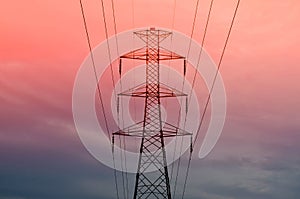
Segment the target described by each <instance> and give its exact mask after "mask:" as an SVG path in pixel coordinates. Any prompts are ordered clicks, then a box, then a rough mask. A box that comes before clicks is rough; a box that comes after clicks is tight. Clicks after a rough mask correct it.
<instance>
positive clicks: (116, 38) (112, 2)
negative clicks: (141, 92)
mask: <svg viewBox="0 0 300 199" xmlns="http://www.w3.org/2000/svg"><path fill="white" fill-rule="evenodd" d="M103 8H104V7H103ZM111 8H112V14H113V22H114V32H115V40H116V45H117V55H118V57H120V52H119V42H118V36H117V33H118V32H117V22H116V21H117V20H116V15H115V13H116V12H115V4H114V0H111ZM120 88H121V92H122V90H123V89H122V77H121V72H120ZM121 105H123V101H121ZM122 107H123V106H122ZM121 118H122V123H123V126H124V116H123V111H122V116H121ZM119 120H120V119H119V113H118V126H120V123H119ZM119 139H120V138H119ZM120 142H121V140H120ZM123 147H124V150H123V154H122V151H121V158H122V155H124V166H125V171H126V172H125V178H126V193H127V198H129V193H128V192H129V187H128V174H127V173H128V172H127V158H126V153H125V151H126V142H125V138H123ZM121 164H123V161H121ZM122 167H123V166H122ZM122 175H123V173H122Z"/></svg>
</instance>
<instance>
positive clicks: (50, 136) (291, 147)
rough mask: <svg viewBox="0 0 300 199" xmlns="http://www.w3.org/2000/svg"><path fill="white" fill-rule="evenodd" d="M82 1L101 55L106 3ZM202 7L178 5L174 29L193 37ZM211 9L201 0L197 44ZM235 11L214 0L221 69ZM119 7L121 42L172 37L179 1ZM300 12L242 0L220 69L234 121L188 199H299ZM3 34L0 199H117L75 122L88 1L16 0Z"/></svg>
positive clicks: (213, 34) (212, 34) (209, 44)
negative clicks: (158, 32) (125, 36)
mask: <svg viewBox="0 0 300 199" xmlns="http://www.w3.org/2000/svg"><path fill="white" fill-rule="evenodd" d="M105 2H106V4H105V5H106V8H107V9H106V11H107V18H108V21H107V22H108V29H109V35H113V33H114V32H113V19H112V13H111V9H110V4H109V2H110V1H105ZM83 3H84V6H85V11H86V13H87V22H88V26H89V32H90V36H91V41H92V45H93V46H96V45H98V44H99V43H100V42H102V41H103V40H104V39H105V32H104V25H103V21H102V13H101V12H102V11H101V4H100V1H96V0H91V1H83ZM195 3H196V1H194V0H191V1H181V0H177V6H176V12H175V21H174V27H173V28H174V29H175V30H177V31H180V32H182V33H185V34H187V35H190V34H191V27H192V19H193V13H194V9H195ZM209 3H210V1H208V0H200V6H199V15H198V18H197V21H196V26H195V33H194V39H195V40H197V41H198V42H200V41H201V38H202V36H203V30H204V25H205V20H206V16H207V12H208V6H209ZM235 3H236V1H233V0H226V1H220V0H215V5H214V7H213V12H212V18H211V23H210V24H209V28H208V32H207V40H206V41H205V45H204V48H205V49H206V50H207V52H208V53H209V54H210V55H211V57H212V58H213V60H214V61H215V62H217V61H218V59H219V56H220V53H221V50H222V48H223V45H224V41H225V38H226V33H227V31H228V28H229V24H230V20H231V17H232V15H233V11H234V6H235ZM115 7H116V20H117V26H118V32H122V31H125V30H128V29H132V28H138V27H150V26H159V27H165V28H170V29H172V15H173V0H166V1H161V0H154V1H146V0H139V1H134V10H132V2H131V1H127V0H115ZM299 9H300V2H299V1H296V0H286V1H280V0H273V1H271V0H265V1H259V0H241V4H240V9H239V11H238V15H237V18H236V23H235V25H234V27H233V30H232V35H231V38H230V40H229V43H228V48H227V51H226V53H225V56H224V60H223V64H222V67H221V71H220V72H221V74H222V77H223V80H224V84H225V88H226V94H227V117H226V123H225V126H224V130H223V133H222V135H221V138H220V140H219V142H218V143H217V145H216V147H215V148H214V150H213V151H212V152H211V153H210V154H209V156H208V157H206V158H205V159H203V160H197V159H195V160H194V161H193V162H192V166H191V171H190V178H189V181H188V188H187V191H186V198H187V199H197V198H203V199H233V198H234V199H235V198H238V199H239V198H242V199H248V198H249V199H250V198H251V199H252V198H257V199H269V198H271V199H281V198H288V199H297V198H300V189H299V188H300V158H299V150H300V146H299V141H300V132H299V131H300V115H299V112H300V105H299V99H300V86H299V75H300V69H299V63H300V57H299V50H300V49H299V46H300V38H299V35H300V21H299V19H300V12H299ZM132 16H134V18H133V17H132ZM133 19H134V20H133ZM0 24H1V27H2V28H1V30H0V102H1V103H0V110H1V114H0V199H40V198H42V199H53V198H58V199H69V198H72V199H77V198H78V199H81V198H85V199H94V198H95V199H96V198H97V199H100V198H101V199H110V198H116V197H115V193H114V187H113V186H114V184H113V171H112V170H111V169H109V168H107V167H105V166H104V165H102V164H101V163H99V162H98V161H96V160H95V159H94V158H93V157H92V156H91V155H90V154H89V153H88V152H87V151H86V149H85V148H84V146H83V145H82V144H81V142H80V139H79V137H78V135H77V132H76V129H75V126H74V122H73V116H72V89H73V83H74V80H75V76H76V73H77V70H78V69H79V67H80V65H81V63H82V61H83V60H84V58H85V57H86V56H87V55H88V53H89V51H88V45H87V41H86V36H85V30H84V26H83V20H82V16H81V11H80V4H79V1H73V0H65V1H50V0H44V1H37V0H35V1H34V0H28V1H16V0H12V1H6V2H3V3H2V6H1V7H0ZM184 166H185V165H183V167H184ZM183 169H184V168H183ZM129 177H130V178H132V177H133V176H129Z"/></svg>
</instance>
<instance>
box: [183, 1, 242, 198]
mask: <svg viewBox="0 0 300 199" xmlns="http://www.w3.org/2000/svg"><path fill="white" fill-rule="evenodd" d="M239 5H240V0H238V1H237V4H236V8H235V11H234V14H233V17H232V20H231V24H230V28H229V31H228V33H227V37H226V40H225V44H224V47H223V50H222V53H221V57H220V60H219V63H218V67H217V71H216V73H215V76H214V79H213V83H212V86H211V89H210V91H209V95H208V98H207V101H206V104H205V107H204V110H203V114H202V116H201V120H200V124H199V126H198V129H197V133H196V137H195V140H194V143H193V147H194V146H195V143H196V141H197V138H198V135H199V131H200V129H201V126H202V124H203V120H204V116H205V114H206V111H207V107H208V104H209V101H210V98H211V94H212V92H213V89H214V86H215V82H216V79H217V76H218V74H219V70H220V67H221V64H222V61H223V57H224V54H225V50H226V47H227V44H228V41H229V37H230V34H231V30H232V27H233V24H234V21H235V18H236V15H237V11H238V8H239ZM192 152H193V151H192ZM191 159H192V153H191V154H190V157H189V161H188V167H187V173H186V176H185V180H184V185H183V193H182V199H183V197H184V194H185V189H186V183H187V178H188V174H189V169H190V163H191Z"/></svg>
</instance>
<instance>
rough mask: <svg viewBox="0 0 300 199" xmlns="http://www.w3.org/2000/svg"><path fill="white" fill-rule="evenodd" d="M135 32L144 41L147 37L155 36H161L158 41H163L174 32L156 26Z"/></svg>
mask: <svg viewBox="0 0 300 199" xmlns="http://www.w3.org/2000/svg"><path fill="white" fill-rule="evenodd" d="M134 34H135V35H137V36H138V37H139V38H140V39H141V40H143V41H144V42H147V39H149V38H150V37H151V38H153V37H156V38H159V39H158V41H159V42H161V41H163V40H164V39H166V38H167V37H168V36H170V35H171V34H172V32H170V31H166V30H160V29H156V28H155V27H150V28H149V29H146V30H139V31H136V32H134Z"/></svg>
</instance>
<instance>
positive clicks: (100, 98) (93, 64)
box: [79, 0, 119, 199]
mask: <svg viewBox="0 0 300 199" xmlns="http://www.w3.org/2000/svg"><path fill="white" fill-rule="evenodd" d="M79 2H80V8H81V14H82V18H83V23H84V28H85V33H86V38H87V42H88V46H89V51H90V55H91V60H92V66H93V71H94V75H95V79H96V83H97V91H98V97H99V101H100V104H101V108H102V112H103V116H104V121H105V127H106V130H107V133H108V134H109V136H108V138H109V140H110V142H111V135H110V131H109V128H108V123H107V118H106V113H105V109H104V104H103V99H102V94H101V90H100V86H99V80H98V76H97V69H96V64H95V59H94V54H93V51H92V47H91V41H90V36H89V32H88V27H87V23H86V17H85V14H84V8H83V5H82V1H81V0H80V1H79ZM112 155H113V151H112ZM113 165H114V169H113V170H114V178H115V188H116V193H117V199H119V191H118V190H119V188H118V180H117V173H116V169H115V159H114V155H113Z"/></svg>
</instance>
